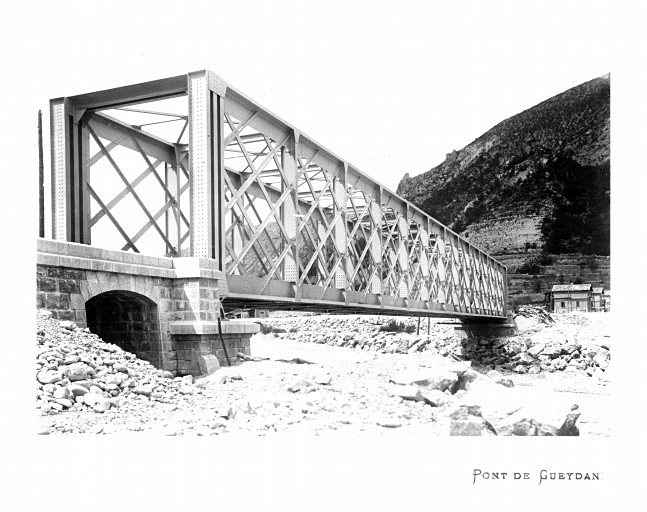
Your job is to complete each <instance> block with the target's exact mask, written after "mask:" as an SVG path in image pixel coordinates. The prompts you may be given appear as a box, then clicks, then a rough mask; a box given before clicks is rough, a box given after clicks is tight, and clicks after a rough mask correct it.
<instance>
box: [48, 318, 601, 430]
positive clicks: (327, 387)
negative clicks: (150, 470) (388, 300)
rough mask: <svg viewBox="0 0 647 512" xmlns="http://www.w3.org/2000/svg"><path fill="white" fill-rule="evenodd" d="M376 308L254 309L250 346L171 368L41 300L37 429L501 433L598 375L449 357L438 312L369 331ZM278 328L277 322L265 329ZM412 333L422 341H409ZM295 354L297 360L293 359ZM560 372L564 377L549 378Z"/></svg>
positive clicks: (457, 351)
mask: <svg viewBox="0 0 647 512" xmlns="http://www.w3.org/2000/svg"><path fill="white" fill-rule="evenodd" d="M387 322H388V319H384V318H380V317H357V316H352V317H331V316H327V315H318V316H309V317H289V318H281V319H270V320H265V319H264V320H263V326H264V330H265V331H266V332H265V334H259V335H256V336H254V337H253V338H252V354H253V355H254V356H255V357H254V358H247V360H245V361H242V362H238V363H237V364H236V365H235V366H232V367H223V368H221V369H219V370H218V371H216V372H215V373H214V374H212V375H210V376H208V377H204V378H199V379H195V380H194V379H193V378H192V377H190V376H189V377H183V378H179V377H173V375H172V374H170V373H169V372H164V371H161V370H158V369H156V368H155V367H154V366H153V365H152V364H150V363H148V362H146V361H143V360H140V359H138V358H137V357H136V356H135V355H134V354H130V353H128V352H125V351H123V350H122V349H121V348H119V347H118V346H116V345H113V344H110V343H105V342H104V341H102V340H101V339H100V338H98V337H97V336H96V335H94V334H92V333H90V332H89V331H88V330H87V329H79V328H78V327H76V326H75V325H73V324H71V323H67V324H63V325H61V323H59V322H58V321H56V320H53V319H52V318H51V317H50V316H49V315H48V314H47V313H46V312H42V311H41V312H39V313H38V318H37V342H38V356H37V363H38V368H37V373H36V376H37V382H36V384H37V402H36V403H37V407H38V409H39V411H40V425H39V433H41V434H47V433H49V434H79V433H87V434H93V435H99V434H101V435H105V434H119V433H132V432H139V433H142V434H146V433H148V434H153V435H171V436H175V435H180V436H181V435H198V436H212V435H223V434H227V433H248V434H251V435H260V436H264V435H276V434H277V433H281V432H287V433H289V432H293V433H298V432H307V433H309V434H311V435H324V434H330V433H332V432H334V431H343V432H351V433H372V434H383V435H396V434H395V433H403V434H405V435H408V434H422V435H440V436H447V435H452V433H453V434H454V435H493V431H494V432H499V435H502V434H512V433H513V432H514V431H515V429H514V424H515V423H514V422H515V421H517V422H519V421H522V420H523V421H526V423H528V421H530V420H532V424H533V425H538V427H537V428H534V427H533V429H531V432H535V431H537V432H543V431H551V432H555V431H557V429H558V427H560V425H561V424H562V422H563V421H564V418H566V415H567V413H568V412H570V408H571V406H572V405H573V403H572V402H571V400H573V394H572V393H570V392H569V393H566V392H564V391H565V390H564V389H562V390H557V389H556V388H557V387H558V386H559V385H562V386H563V385H564V383H565V382H568V384H569V385H570V386H571V388H577V387H578V386H579V389H576V390H575V391H581V389H585V390H587V392H588V391H590V390H594V391H595V393H593V395H595V396H596V397H597V398H598V399H599V400H604V399H605V397H606V394H607V393H606V388H605V384H606V381H605V380H604V379H603V378H601V377H596V376H595V375H594V376H593V377H590V376H588V375H587V373H586V371H585V370H579V369H575V370H573V369H572V370H570V371H569V372H570V373H569V372H557V373H549V372H542V375H527V374H524V375H517V374H515V373H514V372H512V371H510V370H508V369H506V368H501V367H500V368H498V369H497V372H496V373H493V374H491V375H490V376H488V375H485V374H486V373H487V372H488V371H491V368H490V366H491V365H490V366H484V365H482V364H479V363H477V362H473V363H471V362H470V361H457V359H460V358H461V357H464V355H463V354H464V351H465V346H464V342H463V341H462V340H460V339H459V338H457V337H456V336H455V335H454V333H453V330H452V327H451V326H447V325H442V324H434V323H432V324H431V326H432V329H431V335H427V333H426V325H425V326H424V327H425V332H424V333H423V334H421V336H416V335H415V334H413V333H388V332H384V331H379V328H380V326H381V325H386V323H387ZM582 322H583V323H582V325H580V324H577V325H576V331H577V332H578V333H579V332H580V331H581V330H583V329H584V330H585V329H586V328H588V327H591V325H589V326H588V327H587V325H585V323H586V322H584V321H583V320H582ZM412 323H413V322H411V321H409V322H408V324H412ZM423 323H424V324H426V322H423ZM558 324H559V325H562V324H564V323H563V322H561V323H558ZM268 325H271V328H268ZM556 325H557V324H556ZM564 325H575V323H574V322H571V323H568V322H567V323H566V324H564ZM553 327H554V326H551V327H550V328H553ZM280 329H284V330H285V332H276V331H277V330H280ZM540 331H541V329H539V330H537V332H540ZM519 336H522V334H518V335H517V336H515V337H513V338H517V337H519ZM510 343H512V342H508V345H510ZM607 343H608V342H607ZM581 345H582V346H583V347H584V346H586V347H589V346H590V345H591V344H590V343H584V342H582V343H581ZM413 346H422V347H426V348H424V349H417V350H414V351H410V350H409V349H410V348H411V347H413ZM596 346H597V345H596ZM353 347H354V348H353ZM579 350H580V352H581V353H588V352H586V351H585V349H579ZM560 354H561V352H560ZM599 354H601V352H598V353H597V354H596V355H599ZM559 358H560V359H561V358H562V356H561V355H560V356H559ZM250 359H251V360H250ZM599 360H600V362H603V360H602V357H600V358H599ZM303 361H307V362H310V363H311V364H299V363H301V362H303ZM606 361H607V362H608V359H607V360H606ZM596 368H601V367H599V366H598V367H596ZM562 373H563V375H564V379H561V378H558V377H559V375H561V374H562ZM602 373H603V371H602ZM558 374H559V375H558ZM546 375H549V376H550V379H547V378H545V377H546ZM540 377H543V378H540ZM530 378H532V379H534V380H533V381H532V383H533V385H532V386H529V385H528V384H529V381H528V379H530ZM537 379H539V380H537ZM549 382H550V385H548V384H549ZM535 384H536V385H535ZM530 391H532V392H533V393H535V394H534V395H532V399H531V398H530V395H528V393H529V392H530ZM558 391H559V392H558ZM569 391H572V389H569ZM537 392H541V393H545V396H543V397H542V398H541V399H540V400H539V402H540V403H544V404H550V407H548V408H547V409H546V410H544V411H541V410H537V411H535V410H532V409H531V408H528V407H527V405H528V404H530V403H534V402H536V401H537V399H536V396H535V395H536V393H537ZM596 393H597V394H596ZM548 396H550V398H547V397H548ZM587 396H588V395H587ZM578 397H579V395H578ZM580 398H581V397H580ZM580 401H581V400H580ZM510 403H513V406H511V405H510ZM502 404H503V405H502ZM475 405H479V406H482V407H481V408H480V409H479V412H480V413H481V414H482V416H475V415H473V414H472V416H475V417H473V418H472V417H469V416H470V414H471V413H469V410H468V412H461V413H460V414H458V413H457V412H456V411H458V410H462V409H461V408H462V407H472V406H475ZM602 405H603V404H601V403H600V407H599V409H600V410H604V409H605V407H606V406H605V407H602ZM597 409H598V402H594V403H592V406H591V409H588V410H587V408H585V407H584V408H583V409H582V410H583V414H582V419H581V420H580V425H584V427H585V428H584V429H583V435H584V434H585V435H608V433H607V430H606V426H605V425H604V418H603V417H602V416H600V415H599V414H597ZM587 412H590V413H593V414H591V415H589V416H587ZM466 415H467V416H466ZM457 418H458V419H457ZM591 419H593V421H592V422H591V421H590V420H591ZM587 420H588V421H589V422H588V423H587ZM457 422H460V424H458V423H457ZM511 422H512V423H511ZM511 425H512V427H511ZM542 425H549V426H550V428H548V427H547V428H543V427H542ZM516 430H517V432H519V431H522V430H523V431H528V429H525V430H524V429H521V428H517V429H516Z"/></svg>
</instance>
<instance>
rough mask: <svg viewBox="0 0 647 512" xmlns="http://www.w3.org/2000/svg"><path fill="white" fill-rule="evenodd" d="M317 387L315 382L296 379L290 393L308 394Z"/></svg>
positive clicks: (289, 388)
mask: <svg viewBox="0 0 647 512" xmlns="http://www.w3.org/2000/svg"><path fill="white" fill-rule="evenodd" d="M315 388H316V385H315V384H314V382H310V381H309V380H307V379H302V378H301V379H296V380H295V381H294V382H293V383H292V384H290V385H289V386H288V391H290V392H291V393H299V392H301V393H308V392H310V391H314V389H315Z"/></svg>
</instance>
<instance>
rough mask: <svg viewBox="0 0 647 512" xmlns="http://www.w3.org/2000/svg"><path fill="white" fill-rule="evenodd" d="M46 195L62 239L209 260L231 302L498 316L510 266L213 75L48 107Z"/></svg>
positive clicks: (58, 102)
mask: <svg viewBox="0 0 647 512" xmlns="http://www.w3.org/2000/svg"><path fill="white" fill-rule="evenodd" d="M170 98H175V99H176V101H179V102H180V103H177V105H184V106H185V112H180V113H179V114H177V113H172V114H170V113H167V112H159V111H151V110H149V109H144V108H134V107H133V105H136V104H138V103H142V102H149V103H150V102H151V101H157V102H162V103H163V102H165V101H167V102H168V101H169V99H170ZM177 105H176V106H177ZM151 112H153V113H154V114H155V115H158V116H164V115H166V116H167V117H166V118H164V121H162V122H163V123H165V126H166V127H167V128H169V127H170V126H171V125H172V124H173V123H175V126H176V133H175V134H173V136H172V137H171V136H170V135H166V134H165V136H164V137H161V136H159V134H157V135H156V134H155V133H153V128H154V127H157V125H159V124H161V122H156V121H155V122H150V123H148V122H147V123H144V122H142V121H141V120H140V121H133V120H130V121H127V120H124V118H123V116H124V115H126V114H127V115H130V116H134V115H136V113H139V115H145V113H148V115H150V113H151ZM115 116H116V117H115ZM119 116H121V119H118V118H117V117H119ZM177 132H179V134H178V133H177ZM119 152H121V153H119ZM135 161H136V163H135ZM101 166H103V168H100V167H101ZM106 176H108V178H106ZM115 183H117V184H118V185H119V186H115ZM52 184H53V212H54V214H53V234H54V238H59V239H67V240H70V241H77V242H82V243H92V244H93V245H95V244H106V247H107V248H119V249H122V250H129V251H140V250H142V251H151V250H154V251H156V252H157V253H158V254H159V255H170V256H187V255H192V256H201V257H209V258H212V259H215V260H217V262H218V265H219V268H221V270H223V271H224V272H225V274H226V276H227V282H228V286H229V290H228V297H229V300H233V301H239V302H245V301H254V300H265V301H267V300H272V301H276V302H281V303H287V304H289V303H294V304H296V305H298V304H299V303H300V304H302V305H310V306H317V305H318V306H320V307H322V308H327V307H330V308H333V307H337V306H343V307H345V308H350V309H356V310H367V311H370V310H381V309H386V310H391V311H394V312H398V311H402V312H410V313H415V314H439V315H444V316H484V317H498V318H502V317H504V316H505V311H506V295H507V290H506V284H507V278H506V269H505V267H504V266H502V265H501V264H500V263H499V262H497V261H496V260H494V259H493V258H492V257H491V256H489V255H487V254H486V253H484V252H483V251H481V250H479V249H478V248H477V247H475V246H474V245H472V244H470V243H469V242H467V241H466V240H465V239H463V238H461V237H460V236H458V235H457V234H456V233H454V232H452V231H451V230H450V229H448V228H447V227H446V226H444V225H442V224H441V223H439V222H438V221H436V220H435V219H433V218H432V217H430V216H428V215H426V214H425V213H424V212H422V211H421V210H419V209H417V208H416V207H414V206H413V205H412V204H410V203H408V202H407V201H405V200H404V199H402V198H401V197H399V196H397V195H396V194H395V193H393V192H391V191H390V190H388V189H386V188H385V187H383V186H382V185H380V184H379V183H378V182H376V181H375V180H373V179H371V178H370V177H369V176H368V175H366V174H364V173H362V172H361V171H359V170H358V169H357V168H355V167H354V166H352V165H351V164H349V163H348V162H347V161H345V160H343V159H342V158H340V157H338V156H336V155H335V154H334V153H332V152H331V151H329V150H327V149H326V148H325V147H323V146H322V145H320V144H318V143H317V142H316V141H314V140H313V139H311V138H310V137H308V136H307V135H305V134H303V133H302V132H301V131H299V130H298V129H297V128H295V127H293V126H291V125H290V124H288V123H287V122H285V121H283V120H282V119H280V118H278V117H277V116H275V115H274V114H272V113H271V112H269V111H268V110H267V109H265V108H264V107H262V106H260V105H258V104H257V103H256V102H254V101H253V100H251V99H250V98H248V97H246V96H245V95H244V94H242V93H241V92H239V91H237V90H235V89H233V88H232V87H230V86H229V85H228V84H226V83H225V82H224V81H222V80H221V79H219V78H218V77H217V76H216V75H214V74H213V73H211V72H209V71H201V72H196V73H190V74H188V75H187V76H184V77H174V78H170V79H165V80H160V81H156V82H149V83H146V84H137V85H135V86H127V87H123V88H119V89H112V90H108V91H101V92H99V93H90V94H86V95H81V96H74V97H70V98H62V99H59V100H52ZM101 225H104V226H107V227H110V229H111V230H112V235H110V236H108V235H101V232H100V230H99V226H101ZM106 232H107V231H106ZM102 236H103V238H102ZM115 239H116V240H117V241H118V247H116V246H110V247H108V245H110V244H113V243H115V242H114V240H115ZM145 242H146V243H145ZM151 244H153V245H151ZM154 244H156V245H154ZM149 247H151V249H149ZM153 247H154V249H153Z"/></svg>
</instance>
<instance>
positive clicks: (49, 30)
mask: <svg viewBox="0 0 647 512" xmlns="http://www.w3.org/2000/svg"><path fill="white" fill-rule="evenodd" d="M524 3H525V2H518V1H516V2H515V1H511V2H498V3H496V2H495V4H493V3H492V2H410V1H403V2H397V3H396V2H393V3H386V2H384V3H379V2H378V3H376V2H368V1H357V2H349V1H345V2H338V1H332V2H321V3H320V4H319V5H320V6H321V7H319V8H309V9H307V10H304V9H303V7H301V5H303V4H302V3H299V2H286V1H278V2H263V3H261V2H213V3H211V5H209V4H210V2H188V5H189V8H188V9H185V8H181V7H180V3H178V2H175V3H174V2H164V1H163V2H159V1H157V2H133V1H128V2H123V1H120V0H118V1H115V2H110V3H109V4H105V5H104V6H102V8H101V9H89V8H88V6H89V5H91V4H92V2H76V1H73V2H66V3H65V5H66V6H69V7H67V8H66V9H61V8H60V7H58V5H57V4H56V3H44V5H42V6H41V10H42V11H43V16H46V19H47V21H46V23H35V24H33V25H31V26H30V24H27V23H26V24H25V26H24V27H23V29H24V32H22V33H21V37H20V42H19V41H17V40H16V39H15V34H14V35H12V36H11V40H10V41H4V42H3V43H4V44H7V45H8V47H13V49H14V50H15V49H17V50H18V51H17V52H16V53H15V54H14V55H9V59H10V60H11V59H16V60H17V62H16V64H17V65H18V68H19V69H20V68H22V70H21V71H22V73H21V75H25V76H26V77H30V78H29V79H28V80H27V81H25V80H21V83H22V84H23V85H24V86H25V90H24V91H23V92H29V94H28V99H27V101H26V102H25V103H24V104H21V111H22V112H24V113H25V115H27V116H29V115H31V116H34V115H35V113H36V111H37V110H38V108H42V109H43V110H45V111H47V109H48V100H49V98H53V97H57V96H65V95H74V94H78V93H83V92H89V91H94V90H100V89H104V88H109V87H113V86H119V85H125V84H129V83H137V82H140V81H146V80H151V79H156V78H162V77H165V76H172V75H175V74H182V73H186V72H189V71H193V70H197V69H202V68H209V69H211V70H212V71H214V72H215V73H216V74H218V75H220V76H221V77H223V78H224V79H225V80H227V81H228V82H229V83H230V84H232V85H233V86H234V87H236V88H238V89H240V90H242V91H243V92H244V93H246V94H247V95H249V96H251V97H252V98H254V99H255V100H257V101H258V102H260V103H261V104H262V105H264V106H266V107H267V108H269V109H270V110H272V111H273V112H275V113H276V114H278V115H279V116H281V117H283V118H284V119H285V120H287V121H288V122H290V123H292V124H293V125H295V126H297V127H298V128H300V129H301V130H302V131H303V132H305V133H307V134H309V135H311V136H312V137H314V138H315V139H316V140H317V141H318V142H320V143H321V144H323V145H324V146H326V147H328V148H329V149H331V150H332V151H333V152H335V153H337V154H338V155H339V156H341V157H342V158H345V159H346V160H348V161H349V162H351V163H352V164H354V165H355V166H357V167H359V168H360V169H361V170H363V171H364V172H366V173H368V174H369V175H371V176H373V177H374V178H375V179H377V180H378V181H380V182H382V183H383V184H384V185H386V186H387V187H389V188H391V189H395V188H396V186H397V184H398V181H399V179H400V178H401V176H402V175H403V174H404V172H409V173H410V174H412V175H415V174H419V173H421V172H424V171H426V170H428V169H430V168H432V167H433V166H435V165H437V164H439V163H440V162H441V161H442V160H443V159H444V158H445V154H446V153H448V152H450V151H451V150H452V149H460V148H462V147H463V146H465V145H466V144H468V143H469V142H471V141H472V140H473V139H474V138H476V137H478V136H479V135H481V134H482V133H483V132H485V131H486V130H488V129H489V128H490V127H492V126H493V125H495V124H496V123H498V122H499V121H502V120H503V119H505V118H507V117H509V116H511V115H513V114H515V113H517V112H519V111H521V110H524V109H526V108H529V107H531V106H533V105H535V104H536V103H538V102H540V101H542V100H544V99H547V98H549V97H551V96H553V95H554V94H557V93H559V92H562V91H563V90H565V89H568V88H570V87H573V86H575V85H578V84H580V83H582V82H584V81H587V80H590V79H593V78H595V77H597V76H600V75H603V74H605V73H607V72H609V71H611V68H612V67H613V66H612V60H613V58H614V56H615V55H617V51H618V48H617V46H618V45H617V44H616V45H615V46H610V45H609V44H608V38H607V37H605V34H606V33H607V31H608V20H609V18H610V12H611V11H610V7H609V6H610V5H611V3H608V6H607V7H606V8H598V7H596V3H595V2H587V3H583V2H575V4H574V5H576V6H577V7H574V8H573V9H570V8H569V7H568V6H569V5H570V4H569V2H559V3H557V2H554V3H550V2H548V3H546V2H532V3H529V5H528V6H524ZM72 5H74V6H75V7H76V8H74V7H72ZM496 5H498V6H499V7H498V8H497V7H496ZM584 5H586V8H580V7H583V6H584ZM551 6H552V7H551ZM573 13H577V22H574V19H573ZM627 30H628V32H631V26H628V27H627ZM4 37H6V35H4ZM34 41H38V43H39V44H37V45H36V44H34ZM18 44H20V45H23V46H22V48H16V47H17V45H18ZM36 77H37V78H36ZM33 78H36V81H35V82H34V81H32V80H33Z"/></svg>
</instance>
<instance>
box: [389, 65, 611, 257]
mask: <svg viewBox="0 0 647 512" xmlns="http://www.w3.org/2000/svg"><path fill="white" fill-rule="evenodd" d="M609 100H610V79H609V77H608V75H607V76H605V77H601V78H596V79H594V80H591V81H589V82H586V83H584V84H581V85H578V86H577V87H573V88H572V89H569V90H567V91H565V92H563V93H561V94H558V95H557V96H554V97H553V98H550V99H548V100H546V101H544V102H542V103H540V104H538V105H536V106H534V107H532V108H530V109H528V110H525V111H524V112H521V113H519V114H517V115H515V116H513V117H511V118H509V119H506V120H505V121H503V122H501V123H499V124H497V125H496V126H494V127H493V128H492V129H490V130H489V131H487V132H486V133H485V134H483V135H481V136H480V137H479V138H477V139H476V140H474V141H473V142H472V143H471V144H468V145H467V146H466V147H465V148H463V149H461V150H460V151H453V152H452V153H450V154H448V155H447V158H446V160H445V161H444V162H443V163H442V164H440V165H439V166H437V167H435V168H433V169H431V170H430V171H428V172H426V173H423V174H421V175H419V176H415V177H413V178H411V177H409V175H408V174H407V175H405V176H404V178H403V179H402V181H401V182H400V184H399V185H398V193H399V194H400V195H402V196H403V197H405V198H406V199H408V200H409V201H411V202H412V203H414V204H415V205H416V206H418V207H419V208H421V209H422V210H424V211H426V212H427V213H429V214H430V215H432V216H433V217H435V218H437V219H438V220H439V221H441V222H443V223H445V224H447V225H449V226H450V227H452V228H453V229H454V230H455V231H457V232H460V233H462V234H463V235H464V236H466V237H468V238H469V239H470V240H471V241H473V242H474V243H476V244H477V245H479V246H481V247H482V248H483V249H485V250H486V251H488V252H491V253H494V254H509V253H514V252H522V251H527V250H528V249H529V248H530V249H531V250H544V251H547V252H551V253H556V254H561V253H565V252H579V253H585V254H609V186H610V148H609V124H610V105H609V103H610V101H609Z"/></svg>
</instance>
